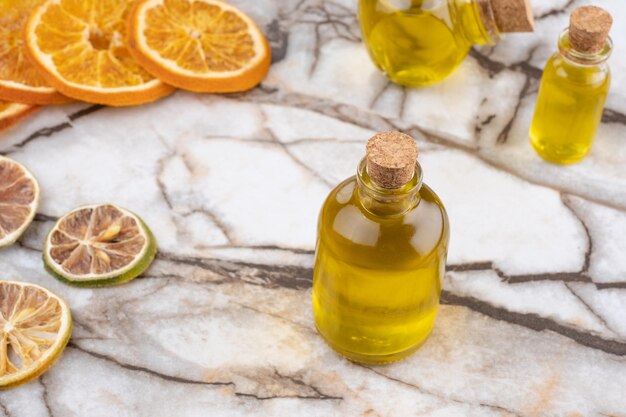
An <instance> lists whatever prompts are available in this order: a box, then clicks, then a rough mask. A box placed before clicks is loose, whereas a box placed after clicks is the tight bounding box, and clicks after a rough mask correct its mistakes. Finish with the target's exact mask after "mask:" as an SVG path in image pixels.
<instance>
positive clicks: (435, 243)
mask: <svg viewBox="0 0 626 417" xmlns="http://www.w3.org/2000/svg"><path fill="white" fill-rule="evenodd" d="M448 240H449V224H448V216H447V214H446V210H445V208H444V206H443V204H442V202H441V200H440V199H439V197H437V195H436V194H435V193H434V191H433V190H432V189H430V188H429V187H428V186H427V185H425V184H423V182H422V169H421V167H420V165H419V163H417V147H416V145H415V141H414V140H413V138H411V137H410V136H408V135H404V134H402V133H399V132H386V133H380V134H378V135H376V136H374V137H373V138H372V139H370V141H369V142H368V145H367V156H366V157H365V159H363V160H362V161H361V163H360V164H359V166H358V169H357V174H356V176H353V177H351V178H348V179H347V180H345V181H344V182H342V183H341V184H339V185H338V186H337V187H336V188H335V189H334V190H332V191H331V193H330V195H329V196H328V198H327V199H326V202H325V203H324V205H323V207H322V210H321V213H320V217H319V224H318V239H317V246H316V257H315V268H314V278H313V310H314V316H315V324H316V327H317V329H318V332H319V334H320V335H321V336H322V338H323V339H324V340H325V341H326V342H327V344H328V345H329V346H330V347H331V348H332V349H334V350H335V351H336V352H338V353H339V354H341V355H343V356H344V357H346V358H348V359H350V360H353V361H357V362H363V363H371V364H380V363H387V362H392V361H395V360H399V359H402V358H404V357H406V356H408V355H409V354H411V353H412V352H414V351H416V350H417V349H418V348H419V347H420V346H421V345H422V344H423V343H424V342H425V340H426V338H427V337H428V335H429V334H430V332H431V330H432V328H433V325H434V322H435V317H436V315H437V311H438V307H439V297H440V291H441V279H442V277H443V274H444V272H445V265H446V257H447V252H448Z"/></svg>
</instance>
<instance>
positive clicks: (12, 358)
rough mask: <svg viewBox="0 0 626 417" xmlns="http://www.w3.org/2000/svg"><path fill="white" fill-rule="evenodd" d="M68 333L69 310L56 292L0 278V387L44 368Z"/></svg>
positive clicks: (23, 380)
mask: <svg viewBox="0 0 626 417" xmlns="http://www.w3.org/2000/svg"><path fill="white" fill-rule="evenodd" d="M71 333H72V318H71V314H70V309H69V307H68V306H67V304H66V303H65V301H63V300H62V299H61V298H59V297H58V296H57V295H55V294H53V293H52V292H50V291H48V290H46V289H44V288H42V287H39V286H37V285H34V284H27V283H20V282H11V281H0V388H10V387H15V386H17V385H22V384H24V383H26V382H29V381H31V380H33V379H35V378H37V377H38V376H40V375H41V374H42V373H44V372H45V371H46V370H48V369H49V368H50V367H51V366H52V365H53V364H54V362H55V361H56V360H57V358H58V357H59V356H60V355H61V353H62V352H63V349H64V348H65V346H66V345H67V343H68V341H69V339H70V335H71Z"/></svg>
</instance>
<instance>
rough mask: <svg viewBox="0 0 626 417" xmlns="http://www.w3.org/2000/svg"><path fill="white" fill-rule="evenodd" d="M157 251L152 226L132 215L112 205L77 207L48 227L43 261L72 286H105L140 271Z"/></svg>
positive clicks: (54, 273) (141, 271) (146, 266)
mask: <svg viewBox="0 0 626 417" xmlns="http://www.w3.org/2000/svg"><path fill="white" fill-rule="evenodd" d="M155 255H156V241H155V238H154V236H153V235H152V232H151V231H150V229H149V228H148V227H147V226H146V225H145V223H144V222H143V221H142V220H141V219H140V218H139V217H138V216H136V215H135V214H133V213H131V212H130V211H128V210H125V209H122V208H120V207H117V206H115V205H113V204H103V205H94V206H86V207H81V208H78V209H76V210H74V211H72V212H70V213H69V214H67V215H65V216H63V217H62V218H61V219H59V221H58V222H57V223H56V224H55V226H54V227H53V228H52V230H51V231H50V233H49V234H48V237H47V239H46V243H45V247H44V256H43V257H44V264H45V267H46V269H47V270H48V272H50V273H51V274H52V275H54V276H55V277H56V278H58V279H59V280H61V281H63V282H66V283H68V284H71V285H76V286H86V287H94V286H108V285H116V284H121V283H123V282H127V281H130V280H132V279H134V278H136V277H137V276H139V275H141V274H142V273H143V272H144V271H145V270H146V269H148V267H149V266H150V264H151V263H152V261H153V260H154V257H155Z"/></svg>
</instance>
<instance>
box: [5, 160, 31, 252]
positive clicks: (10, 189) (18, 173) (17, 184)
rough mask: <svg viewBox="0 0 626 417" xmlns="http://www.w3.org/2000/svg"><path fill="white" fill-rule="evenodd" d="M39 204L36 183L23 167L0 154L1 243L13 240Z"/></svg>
mask: <svg viewBox="0 0 626 417" xmlns="http://www.w3.org/2000/svg"><path fill="white" fill-rule="evenodd" d="M38 207H39V184H37V180H36V179H35V177H33V175H32V174H31V173H30V172H28V170H27V169H26V168H24V167H23V166H22V165H20V164H18V163H17V162H15V161H13V160H11V159H9V158H5V157H4V156H0V247H3V246H8V245H10V244H12V243H14V242H15V241H16V240H17V239H19V238H20V236H22V234H23V233H24V231H25V230H26V228H27V227H28V226H29V225H30V224H31V222H32V221H33V218H34V217H35V213H36V212H37V208H38Z"/></svg>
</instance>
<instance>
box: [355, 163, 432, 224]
mask: <svg viewBox="0 0 626 417" xmlns="http://www.w3.org/2000/svg"><path fill="white" fill-rule="evenodd" d="M422 177H423V175H422V167H421V166H420V165H419V163H417V162H416V164H415V174H413V178H411V180H410V181H409V182H408V183H406V184H405V185H404V186H403V187H401V188H393V189H388V188H382V187H379V186H378V185H376V184H375V183H374V182H373V181H372V179H371V178H370V176H369V174H368V173H367V162H366V160H365V159H363V160H361V162H360V163H359V167H358V169H357V174H356V178H357V184H358V185H357V190H358V197H359V201H360V203H361V205H362V206H363V208H365V210H367V211H368V212H370V213H371V214H373V215H375V216H398V215H402V214H404V213H406V212H407V211H409V210H411V209H413V208H414V207H415V206H417V204H418V203H419V201H420V195H419V191H420V189H421V188H422Z"/></svg>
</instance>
